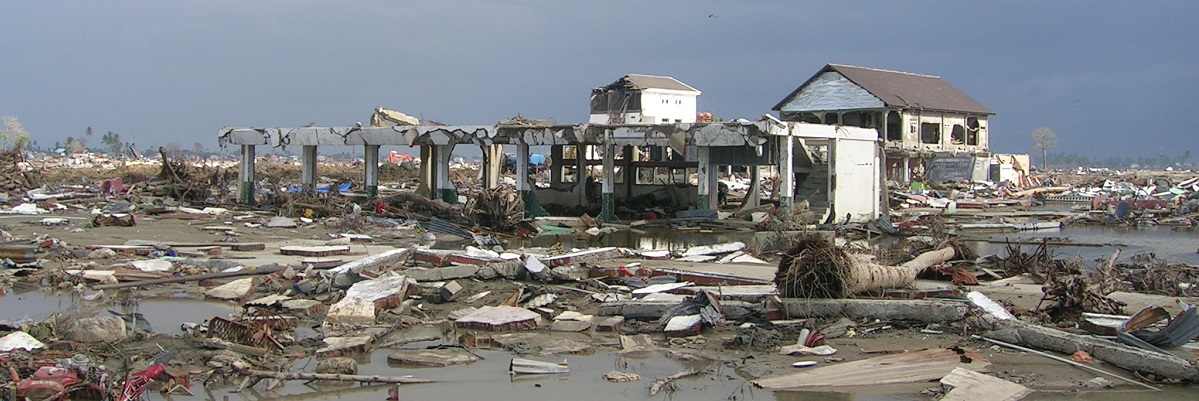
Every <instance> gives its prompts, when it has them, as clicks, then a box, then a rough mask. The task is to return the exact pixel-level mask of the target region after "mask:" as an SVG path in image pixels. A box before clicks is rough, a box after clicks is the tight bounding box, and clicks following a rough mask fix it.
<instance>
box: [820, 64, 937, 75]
mask: <svg viewBox="0 0 1199 401" xmlns="http://www.w3.org/2000/svg"><path fill="white" fill-rule="evenodd" d="M829 65H830V66H834V67H849V68H859V69H863V70H871V71H879V72H889V73H892V74H904V75H912V76H917V77H925V78H937V79H940V78H941V77H940V76H938V75H928V74H918V73H915V72H907V71H896V70H888V69H883V68H873V67H862V66H858V65H850V64H833V63H829Z"/></svg>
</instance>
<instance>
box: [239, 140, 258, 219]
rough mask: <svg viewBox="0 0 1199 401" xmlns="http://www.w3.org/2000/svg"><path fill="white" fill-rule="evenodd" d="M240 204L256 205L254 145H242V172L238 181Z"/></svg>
mask: <svg viewBox="0 0 1199 401" xmlns="http://www.w3.org/2000/svg"><path fill="white" fill-rule="evenodd" d="M237 183H238V185H237V200H238V202H241V203H244V204H247V205H253V204H254V145H241V172H240V174H239V175H238V180H237Z"/></svg>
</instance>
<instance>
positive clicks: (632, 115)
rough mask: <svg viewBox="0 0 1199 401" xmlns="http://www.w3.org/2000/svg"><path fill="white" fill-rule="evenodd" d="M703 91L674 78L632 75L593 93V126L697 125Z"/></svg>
mask: <svg viewBox="0 0 1199 401" xmlns="http://www.w3.org/2000/svg"><path fill="white" fill-rule="evenodd" d="M699 94H700V91H699V90H698V89H695V88H693V87H691V85H687V84H685V83H683V82H682V81H679V80H677V79H674V78H673V77H667V76H659V75H643V74H629V75H625V76H623V77H620V79H618V80H616V82H613V83H611V84H608V85H606V86H601V87H599V88H595V89H592V90H591V117H590V118H589V119H588V123H591V124H675V123H693V122H695V111H696V98H698V97H699Z"/></svg>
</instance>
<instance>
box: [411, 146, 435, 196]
mask: <svg viewBox="0 0 1199 401" xmlns="http://www.w3.org/2000/svg"><path fill="white" fill-rule="evenodd" d="M436 156H437V149H436V147H434V146H432V145H420V185H418V186H417V187H416V194H417V195H420V196H423V197H426V198H435V197H436V194H435V191H434V190H433V188H434V187H435V185H436V183H437V169H436V167H435V166H436V165H437V161H438V159H437V157H436Z"/></svg>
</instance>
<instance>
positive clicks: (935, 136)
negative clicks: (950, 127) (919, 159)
mask: <svg viewBox="0 0 1199 401" xmlns="http://www.w3.org/2000/svg"><path fill="white" fill-rule="evenodd" d="M920 143H923V144H927V145H937V144H940V143H941V124H940V123H926V122H922V123H920Z"/></svg>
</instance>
